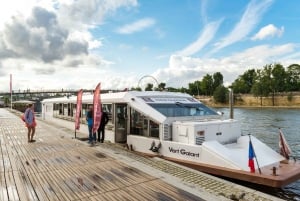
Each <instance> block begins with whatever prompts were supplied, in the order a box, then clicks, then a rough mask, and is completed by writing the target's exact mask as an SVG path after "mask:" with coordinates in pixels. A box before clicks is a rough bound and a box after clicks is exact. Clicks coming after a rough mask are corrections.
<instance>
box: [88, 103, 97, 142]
mask: <svg viewBox="0 0 300 201" xmlns="http://www.w3.org/2000/svg"><path fill="white" fill-rule="evenodd" d="M93 113H94V112H93V106H90V107H89V111H88V112H87V114H86V121H87V124H88V128H89V142H88V143H89V144H91V145H93V144H94V143H95V142H96V133H93Z"/></svg>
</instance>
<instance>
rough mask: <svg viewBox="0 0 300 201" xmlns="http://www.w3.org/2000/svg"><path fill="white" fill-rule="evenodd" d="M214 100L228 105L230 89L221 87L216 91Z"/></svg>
mask: <svg viewBox="0 0 300 201" xmlns="http://www.w3.org/2000/svg"><path fill="white" fill-rule="evenodd" d="M214 100H215V101H216V102H218V103H226V102H227V101H228V89H227V88H226V87H224V86H223V85H220V86H218V87H217V88H216V90H215V91H214Z"/></svg>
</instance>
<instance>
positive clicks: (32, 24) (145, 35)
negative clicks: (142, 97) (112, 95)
mask: <svg viewBox="0 0 300 201" xmlns="http://www.w3.org/2000/svg"><path fill="white" fill-rule="evenodd" d="M299 24H300V2H299V0H289V1H285V0H234V1H224V0H176V1H175V0H26V1H23V0H10V1H6V2H5V4H2V5H1V7H0V92H9V90H10V87H9V86H10V85H9V83H10V74H11V75H12V89H13V90H14V91H18V90H21V91H22V90H28V89H30V90H39V91H43V90H52V89H58V90H59V89H72V90H77V89H78V90H79V89H94V88H95V87H96V85H97V84H98V83H101V89H114V90H123V89H125V88H129V89H130V88H131V87H141V88H144V87H145V85H146V84H147V83H151V84H153V85H154V86H156V85H157V83H166V87H175V88H181V87H188V83H193V82H194V81H196V80H202V78H203V77H204V76H205V75H206V74H210V75H213V74H214V73H216V72H220V73H222V75H223V80H224V85H225V86H228V85H230V84H231V83H232V82H233V81H234V80H235V79H237V78H238V76H239V75H241V74H243V73H244V72H245V71H247V70H248V69H253V68H254V69H261V68H263V67H264V66H265V65H267V64H272V63H280V64H282V65H283V66H284V67H287V66H289V65H291V64H294V63H296V64H300V43H299V39H300V38H299V36H300V27H299Z"/></svg>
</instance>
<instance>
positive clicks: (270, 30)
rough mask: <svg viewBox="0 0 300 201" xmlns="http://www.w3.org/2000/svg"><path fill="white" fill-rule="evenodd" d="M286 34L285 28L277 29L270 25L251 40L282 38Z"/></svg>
mask: <svg viewBox="0 0 300 201" xmlns="http://www.w3.org/2000/svg"><path fill="white" fill-rule="evenodd" d="M283 32H284V27H281V28H277V27H275V26H274V25H273V24H269V25H267V26H265V27H263V28H261V29H260V30H259V32H258V33H256V34H255V35H254V36H253V37H252V38H251V40H263V39H266V38H268V37H269V38H271V37H274V36H277V37H281V36H282V34H283Z"/></svg>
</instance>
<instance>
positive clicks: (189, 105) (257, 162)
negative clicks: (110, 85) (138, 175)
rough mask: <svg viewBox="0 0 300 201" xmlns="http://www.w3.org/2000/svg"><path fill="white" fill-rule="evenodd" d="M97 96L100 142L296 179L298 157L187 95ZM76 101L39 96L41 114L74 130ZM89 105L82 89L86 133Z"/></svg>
mask: <svg viewBox="0 0 300 201" xmlns="http://www.w3.org/2000/svg"><path fill="white" fill-rule="evenodd" d="M100 99H101V104H102V108H103V110H105V111H106V112H107V113H108V114H109V119H110V120H109V123H108V124H107V126H106V131H105V141H110V142H111V143H123V144H124V145H127V147H128V148H129V149H130V150H132V151H135V152H139V153H143V154H145V155H148V156H159V157H162V158H164V159H167V160H170V161H174V162H176V163H180V164H183V165H186V166H189V167H192V168H194V169H197V170H200V171H202V172H206V173H209V174H213V175H218V176H221V177H227V178H232V179H238V180H243V181H247V182H251V183H256V184H261V185H266V186H271V187H277V188H280V187H283V186H285V185H288V184H290V183H292V182H295V181H297V180H298V179H300V163H299V161H296V160H287V159H286V158H285V157H283V156H282V155H280V154H279V153H278V152H277V151H275V150H273V149H271V148H270V147H269V146H268V145H266V144H265V143H263V142H262V141H260V140H259V139H257V138H256V137H255V136H249V135H242V133H241V125H240V123H239V121H238V120H236V119H225V118H224V117H223V116H222V114H219V113H217V112H216V111H214V110H213V109H211V108H209V107H207V106H205V105H204V104H203V103H201V102H200V101H198V100H197V99H195V98H194V97H192V96H190V95H188V94H184V93H175V92H159V91H144V92H139V91H126V92H117V93H105V94H100ZM76 100H77V96H71V97H64V98H52V99H45V100H43V101H42V118H43V119H44V120H45V121H51V122H54V123H57V124H60V125H62V126H65V127H68V128H70V129H74V130H75V123H74V120H75V113H76V102H77V101H76ZM92 104H93V95H92V94H88V95H85V94H84V95H83V97H82V109H81V114H80V115H81V116H80V118H81V119H80V120H81V124H80V130H79V132H81V133H86V134H87V136H88V128H87V124H86V120H85V115H86V112H87V110H88V108H89V106H90V105H92ZM254 126H255V125H254ZM75 134H76V132H75ZM250 140H251V144H252V147H251V150H250V148H249V145H250ZM254 151H255V152H254ZM249 152H253V153H254V154H253V153H251V155H252V156H253V155H254V156H256V157H255V158H251V160H254V167H253V168H254V169H252V170H253V171H250V168H249V161H250V158H249V155H250V153H249ZM252 166H253V161H252Z"/></svg>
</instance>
